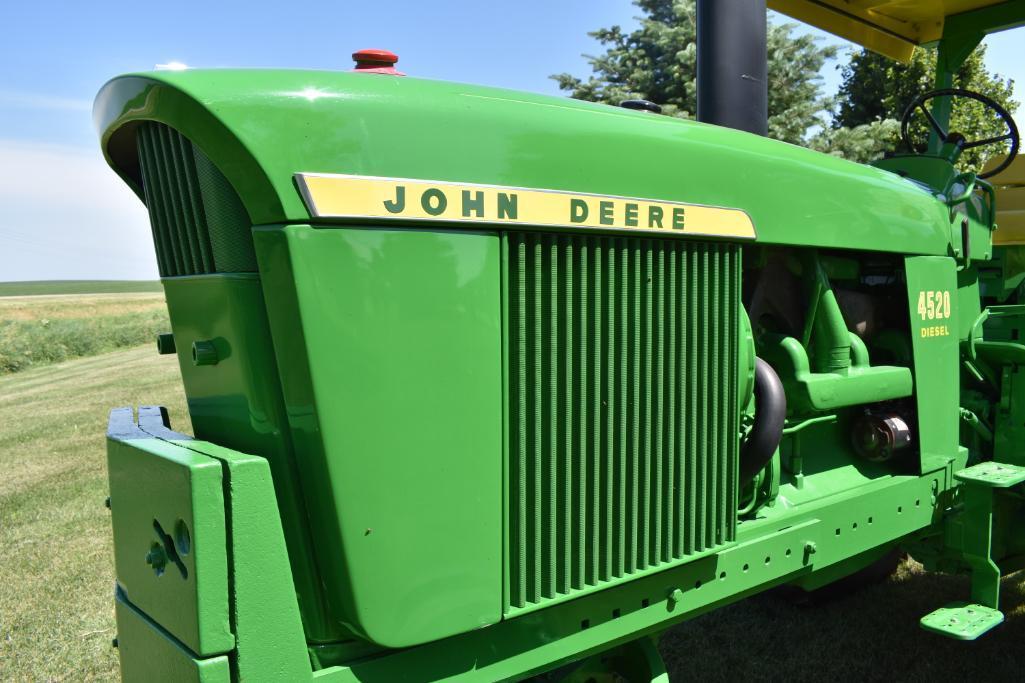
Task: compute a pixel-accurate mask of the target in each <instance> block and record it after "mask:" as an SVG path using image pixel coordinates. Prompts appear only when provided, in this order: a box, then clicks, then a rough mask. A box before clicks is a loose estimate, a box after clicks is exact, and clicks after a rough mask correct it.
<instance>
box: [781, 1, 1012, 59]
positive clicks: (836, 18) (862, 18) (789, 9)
mask: <svg viewBox="0 0 1025 683" xmlns="http://www.w3.org/2000/svg"><path fill="white" fill-rule="evenodd" d="M768 5H769V7H770V8H771V9H774V10H776V11H777V12H782V13H783V14H786V15H789V16H791V17H793V18H794V19H798V20H799V21H802V22H804V23H806V24H811V25H812V26H815V27H817V28H820V29H822V30H823V31H828V32H829V33H833V34H835V35H838V36H840V37H841V38H846V39H847V40H850V41H852V42H854V43H857V44H859V45H862V46H864V47H866V48H868V49H870V50H872V51H874V52H879V53H880V54H883V55H886V56H887V57H890V58H892V59H897V60H900V61H908V60H909V59H911V53H912V51H913V50H914V48H915V46H916V45H923V44H926V43H932V42H935V41H937V40H939V39H940V38H941V37H943V32H944V28H945V27H946V24H947V23H948V22H949V20H950V19H951V18H952V17H957V15H965V16H962V17H957V19H958V20H963V19H969V20H970V21H969V22H968V23H969V24H970V28H971V29H972V30H979V31H981V32H982V33H989V32H992V31H999V30H1001V29H1005V28H1011V27H1012V26H1015V25H1020V24H1021V23H1022V22H1025V0H768ZM980 10H988V11H980ZM967 13H973V15H974V16H969V15H968V14H967Z"/></svg>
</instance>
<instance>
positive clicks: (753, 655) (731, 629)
mask: <svg viewBox="0 0 1025 683" xmlns="http://www.w3.org/2000/svg"><path fill="white" fill-rule="evenodd" d="M1022 581H1025V575H1023V574H1015V575H1012V576H1009V577H1007V578H1005V579H1004V580H1003V582H1002V606H1003V610H1004V613H1005V615H1006V617H1007V618H1006V621H1005V622H1004V623H1003V624H1002V625H1001V626H999V627H997V628H996V629H995V630H993V631H991V632H990V633H988V634H986V635H985V636H983V637H982V638H980V639H979V640H977V641H975V642H960V641H956V640H951V639H949V638H945V637H943V636H939V635H935V634H932V633H928V632H926V631H924V630H922V629H921V628H920V627H919V625H918V620H919V619H920V618H921V617H923V616H924V615H926V614H928V613H929V612H931V611H933V610H934V609H936V608H937V607H942V606H943V605H945V604H947V603H950V602H953V601H955V600H963V599H966V598H967V597H968V581H967V579H966V578H965V577H952V576H943V575H938V574H927V573H924V572H922V571H921V569H920V568H918V567H917V566H916V565H914V563H910V562H908V563H905V564H904V565H902V566H901V568H900V569H899V570H898V571H897V573H896V574H895V575H894V577H892V578H890V579H889V580H887V581H886V582H884V583H881V584H877V585H874V586H870V587H867V588H864V589H862V590H860V591H858V592H857V593H854V594H851V595H848V596H845V597H838V598H836V599H835V600H832V601H830V602H828V603H827V604H819V605H813V606H806V607H802V606H798V605H796V604H794V603H793V602H790V601H787V600H786V599H784V598H783V597H781V596H779V595H777V594H766V595H760V596H756V597H753V598H750V599H748V600H745V601H743V602H740V603H738V604H735V605H731V606H729V607H725V608H723V609H721V610H718V611H716V612H712V613H710V614H707V615H705V616H702V617H699V618H697V619H695V620H693V621H691V622H687V623H685V624H682V625H680V626H677V627H675V628H673V629H671V630H669V631H667V632H666V633H665V634H664V635H663V637H662V640H661V643H660V646H659V649H660V650H661V652H662V656H663V658H664V659H665V661H666V664H667V666H668V668H669V674H670V678H671V680H672V681H690V680H694V681H781V680H787V681H931V682H937V681H966V680H969V681H971V680H974V681H1021V680H1023V679H1025V666H1023V664H1025V655H1023V654H1022V653H1021V652H1022V650H1021V647H1022V645H1021V644H1022V642H1025V610H1023V609H1022V608H1021V605H1022V603H1023V602H1025V588H1023V586H1022Z"/></svg>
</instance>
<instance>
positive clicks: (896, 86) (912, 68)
mask: <svg viewBox="0 0 1025 683" xmlns="http://www.w3.org/2000/svg"><path fill="white" fill-rule="evenodd" d="M985 57H986V46H985V45H980V46H979V47H978V48H976V49H975V51H974V52H972V54H971V56H969V57H968V59H967V60H965V63H964V64H963V65H962V66H961V68H960V69H958V71H957V73H956V74H955V75H954V87H955V88H964V89H967V90H974V91H975V92H978V93H981V94H983V95H986V96H988V97H990V98H992V99H993V100H995V101H996V102H997V103H998V104H1000V105H1001V106H1002V107H1004V108H1005V109H1007V110H1008V111H1009V112H1010V113H1011V114H1013V113H1014V112H1015V111H1016V110H1017V108H1018V103H1017V102H1016V101H1015V100H1014V99H1013V95H1014V82H1013V81H1012V80H1010V79H1004V78H1002V77H1001V76H999V75H998V74H992V73H990V72H989V71H987V70H986V64H985ZM935 70H936V51H935V50H925V49H917V50H915V53H914V56H913V57H912V59H911V62H910V63H909V64H901V63H899V62H895V61H892V60H890V59H887V58H886V57H883V56H881V55H878V54H876V53H874V52H869V51H868V50H862V51H860V52H858V53H856V54H855V55H854V56H853V57H852V58H851V61H850V63H849V64H847V65H846V66H844V67H843V70H842V75H843V83H842V84H841V86H840V92H839V95H838V104H839V107H838V109H837V112H836V116H835V118H834V120H833V128H834V130H826V131H823V132H822V133H821V134H819V135H818V136H816V137H815V138H814V139H813V140H812V141H811V146H812V147H814V148H816V149H821V150H823V151H831V152H833V153H838V154H840V155H841V156H845V157H848V158H852V159H855V160H857V161H868V160H870V159H873V158H878V157H879V156H880V155H881V153H885V152H891V151H896V150H897V149H898V147H899V137H900V133H899V125H898V124H897V121H899V120H900V117H901V115H902V114H903V113H904V110H905V108H906V107H907V106H908V104H910V103H911V101H912V100H914V98H915V97H916V96H918V95H920V94H921V93H924V92H926V91H928V90H932V89H933V75H934V73H935ZM914 121H915V123H914V125H913V127H912V129H911V137H912V139H913V140H915V141H924V140H925V139H926V137H927V135H928V129H927V124H926V121H925V117H924V116H923V115H922V114H921V113H920V112H919V113H918V114H917V115H916V116H915V119H914ZM950 130H952V131H958V132H960V133H962V134H963V135H965V136H966V137H967V138H968V139H969V140H981V139H983V138H988V137H994V136H998V135H1002V134H1003V133H1004V132H1006V128H1005V125H1004V124H1003V123H1002V122H1001V121H1000V120H999V119H998V118H997V117H996V115H994V114H993V113H992V112H991V111H990V110H988V109H987V108H986V107H985V106H984V105H982V104H981V103H979V102H975V101H974V100H968V99H965V98H957V99H956V100H954V110H953V113H952V116H951V120H950ZM1002 150H1003V151H1006V150H1007V143H1003V144H1002ZM1002 150H1001V145H989V146H986V147H977V148H975V149H971V150H968V151H967V152H965V153H964V155H963V156H962V157H961V161H960V162H959V165H960V166H962V167H964V168H971V169H974V170H979V169H980V168H981V166H982V164H984V163H985V161H986V159H988V158H989V157H991V156H994V155H996V154H1000V153H1001V151H1002Z"/></svg>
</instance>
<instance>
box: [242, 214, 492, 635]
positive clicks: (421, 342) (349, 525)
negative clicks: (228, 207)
mask: <svg viewBox="0 0 1025 683" xmlns="http://www.w3.org/2000/svg"><path fill="white" fill-rule="evenodd" d="M255 234H256V249H257V256H258V258H259V261H260V270H261V275H262V282H263V288H264V293H265V296H266V299H267V305H268V312H269V320H270V329H271V335H272V337H273V339H274V344H275V352H276V354H277V361H278V365H279V367H280V368H281V380H282V388H283V392H284V397H285V404H286V408H287V412H288V415H289V424H290V428H291V431H292V435H293V439H294V442H295V444H296V448H297V452H301V453H302V457H301V458H299V459H298V460H297V463H296V464H297V468H298V470H299V473H300V478H301V480H302V484H303V490H304V493H305V496H306V506H307V510H308V514H309V518H308V520H309V521H308V523H309V525H310V529H311V532H312V534H313V536H314V538H316V539H317V543H316V544H315V548H314V552H315V555H316V560H317V562H318V565H319V567H320V569H321V571H322V572H323V573H324V576H326V577H330V581H329V582H326V583H325V591H326V599H327V600H328V603H329V604H330V605H331V606H332V608H334V610H336V611H335V614H336V617H337V618H338V619H342V620H344V621H345V623H346V625H347V626H350V627H351V628H353V629H354V630H355V631H357V632H358V633H361V634H362V635H364V636H365V637H366V638H368V639H370V640H371V641H374V642H376V643H379V644H381V645H387V646H392V647H400V646H405V645H411V644H416V643H420V642H424V641H425V640H433V639H436V638H441V637H444V636H448V635H452V634H454V633H458V632H460V631H465V630H468V629H474V628H479V627H481V626H485V625H487V624H490V623H494V622H495V621H497V620H498V619H500V617H501V611H502V595H501V585H502V510H501V505H500V501H501V498H502V459H501V453H502V349H501V330H502V314H501V292H500V273H499V269H500V248H499V239H498V236H497V235H494V234H485V233H468V232H420V231H404V230H383V229H380V230H377V229H337V230H319V229H315V228H311V227H308V226H289V227H287V228H283V229H265V230H260V231H257V232H256V233H255ZM300 325H301V335H299V334H297V333H298V331H299V329H300Z"/></svg>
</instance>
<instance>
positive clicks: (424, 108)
mask: <svg viewBox="0 0 1025 683" xmlns="http://www.w3.org/2000/svg"><path fill="white" fill-rule="evenodd" d="M94 119H95V121H96V125H97V127H98V128H99V129H100V130H101V131H102V136H103V142H102V145H103V149H104V153H105V154H106V156H107V159H108V161H109V162H110V163H111V165H112V166H113V167H114V168H115V169H116V170H117V171H118V172H119V173H120V174H121V175H122V177H123V178H124V179H125V180H126V181H127V182H128V183H129V184H130V185H131V186H133V187H134V188H136V190H137V191H138V189H139V171H138V168H137V162H136V161H135V154H134V147H133V146H134V139H133V138H134V136H132V135H131V134H130V130H131V125H130V124H132V123H133V122H135V121H138V120H140V119H150V120H158V121H163V122H164V123H166V124H168V125H170V126H171V127H172V128H175V129H177V130H179V131H181V132H182V134H183V135H185V136H186V137H188V139H190V140H192V141H193V142H194V143H195V144H196V145H197V146H198V147H200V148H202V149H203V151H204V152H205V153H206V154H207V155H208V156H209V158H210V159H211V160H213V161H214V163H216V164H217V166H218V168H220V169H221V171H222V172H223V173H224V175H225V177H226V178H227V179H228V180H229V181H230V182H231V184H232V186H234V188H235V189H236V190H237V191H238V193H239V195H240V196H241V198H242V202H243V204H244V205H245V206H246V209H247V211H248V213H249V215H250V217H251V218H252V221H253V224H254V225H268V224H275V223H284V222H300V223H304V222H307V221H309V220H310V218H309V213H308V212H307V210H306V207H305V206H304V204H303V203H302V200H301V197H300V195H299V193H298V191H297V190H296V187H295V185H294V184H293V174H295V173H297V172H306V173H348V174H357V175H368V176H384V177H392V178H418V179H426V180H448V181H462V182H475V183H485V184H495V185H506V186H514V187H533V188H545V189H552V190H565V191H569V192H589V193H596V194H606V195H619V196H625V197H641V198H651V199H662V200H669V201H682V202H693V203H698V204H705V205H714V206H726V207H735V208H740V209H743V210H745V211H747V212H748V214H750V216H751V219H752V220H753V222H754V225H755V228H756V231H757V233H758V239H759V241H760V242H764V243H779V244H792V245H796V246H819V247H825V248H844V249H859V248H860V249H869V250H874V251H889V252H896V253H908V254H934V255H947V254H948V253H949V251H950V227H949V226H950V224H949V220H948V217H947V207H946V206H945V205H944V203H943V202H940V201H938V200H937V199H936V198H935V197H934V196H933V195H932V194H931V193H930V192H929V191H928V190H926V189H923V188H922V187H921V186H919V185H917V184H915V183H914V182H912V181H910V180H908V179H905V178H901V177H899V176H898V175H896V174H894V173H890V172H887V171H884V170H881V169H877V168H870V167H868V166H864V165H860V164H855V163H852V162H849V161H845V160H843V159H838V158H836V157H832V156H829V155H826V154H821V153H817V152H813V151H811V150H808V149H803V148H801V147H798V146H796V145H788V144H785V143H782V142H778V141H775V140H770V139H768V138H764V137H761V136H757V135H751V134H748V133H743V132H739V131H735V130H730V129H727V128H722V127H718V126H709V125H705V124H701V123H697V122H694V121H684V120H680V119H676V118H673V117H669V116H651V115H649V114H648V113H645V112H636V111H629V110H626V109H622V108H618V107H609V106H607V105H599V104H594V103H589V102H579V101H574V100H570V99H567V98H564V97H546V96H542V95H534V94H529V93H520V92H513V91H509V90H500V89H496V88H486V87H480V86H471V85H464V84H458V83H446V82H441V81H429V80H423V79H417V78H380V77H377V76H369V77H368V76H367V75H366V74H358V73H346V72H339V71H334V72H332V71H283V70H255V69H254V70H228V69H224V70H208V71H203V70H188V71H183V72H159V73H153V74H142V75H134V76H124V77H121V78H117V79H114V80H113V81H111V82H109V83H108V84H107V85H106V86H104V88H103V90H101V92H100V93H99V95H98V96H97V100H96V106H95V110H94ZM624 169H629V172H624ZM881 225H885V226H886V238H885V239H880V238H879V235H878V226H881Z"/></svg>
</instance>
